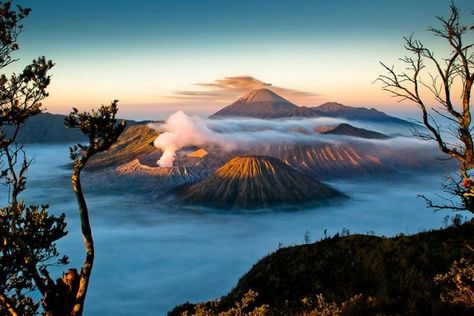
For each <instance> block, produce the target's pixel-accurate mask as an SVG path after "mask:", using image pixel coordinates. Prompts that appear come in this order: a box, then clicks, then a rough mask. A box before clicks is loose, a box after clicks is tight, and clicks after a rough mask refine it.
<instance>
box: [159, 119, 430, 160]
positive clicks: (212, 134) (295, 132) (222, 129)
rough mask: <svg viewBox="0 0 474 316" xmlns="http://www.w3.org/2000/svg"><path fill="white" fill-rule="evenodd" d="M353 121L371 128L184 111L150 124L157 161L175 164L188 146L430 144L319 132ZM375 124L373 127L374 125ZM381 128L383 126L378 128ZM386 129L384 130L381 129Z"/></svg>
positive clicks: (325, 121) (326, 121) (338, 121)
mask: <svg viewBox="0 0 474 316" xmlns="http://www.w3.org/2000/svg"><path fill="white" fill-rule="evenodd" d="M341 123H350V124H351V125H354V126H356V127H360V128H364V127H365V128H367V126H365V125H364V124H363V123H361V122H352V121H351V122H349V121H347V120H342V119H335V118H321V117H319V118H290V119H279V120H263V119H254V118H245V119H243V118H241V119H236V118H230V119H203V118H200V117H196V116H189V115H187V114H186V113H184V112H183V111H179V112H176V113H174V114H172V115H171V116H170V117H169V118H168V119H167V120H166V122H165V123H164V124H150V127H152V128H154V129H155V130H157V131H158V132H160V135H159V136H158V137H157V138H156V139H155V141H154V145H155V147H157V148H159V149H161V150H162V151H163V154H162V156H161V157H160V159H159V160H158V162H157V164H158V165H159V166H160V167H172V166H173V162H174V160H175V159H176V152H177V151H179V150H180V149H182V148H183V147H186V146H205V145H207V146H209V145H211V146H217V147H220V148H222V149H224V150H234V149H236V148H242V147H245V146H248V145H252V144H266V143H302V142H305V143H318V142H325V143H327V142H331V143H335V142H336V143H337V142H349V141H350V142H372V143H380V144H385V145H388V144H390V145H391V146H400V147H406V146H409V147H411V146H426V142H421V141H419V140H417V139H415V138H412V137H410V138H407V137H396V138H393V139H390V140H372V139H370V140H369V139H361V138H358V139H355V138H353V137H350V136H339V135H324V134H320V133H317V132H316V130H317V129H318V128H319V127H327V126H337V125H338V124H341ZM372 127H373V126H372ZM378 131H381V129H378ZM381 132H383V131H381Z"/></svg>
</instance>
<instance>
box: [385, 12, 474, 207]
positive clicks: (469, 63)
mask: <svg viewBox="0 0 474 316" xmlns="http://www.w3.org/2000/svg"><path fill="white" fill-rule="evenodd" d="M450 9H451V14H450V16H449V18H448V19H446V18H443V17H437V20H438V21H439V22H440V27H439V28H434V27H430V28H429V29H428V31H429V32H431V33H432V34H433V35H434V36H436V37H440V38H442V39H444V40H445V41H446V45H447V46H448V49H449V51H450V52H449V55H448V56H447V57H445V58H439V57H438V56H437V55H435V53H434V51H433V50H431V49H430V48H427V47H425V46H424V45H423V43H422V42H421V41H419V40H416V39H414V38H413V36H409V37H404V40H405V45H404V47H405V49H406V50H407V52H408V53H409V55H407V56H404V57H403V58H401V59H400V60H401V61H402V62H403V63H404V64H405V66H406V67H405V70H404V71H403V72H401V73H399V72H397V71H396V70H395V68H394V67H393V66H392V67H389V66H387V65H386V64H384V63H381V64H382V66H383V67H384V69H385V70H386V71H387V73H386V74H385V75H380V76H379V78H378V79H377V80H378V81H380V82H382V84H383V87H382V89H383V90H386V91H388V92H390V93H391V94H392V95H393V96H394V97H397V98H399V101H405V100H408V101H411V102H414V103H415V104H417V105H418V107H419V108H420V110H421V112H422V123H423V124H424V126H425V127H426V129H427V131H420V130H418V131H415V135H416V136H418V137H421V138H423V139H427V140H434V141H435V142H436V143H437V145H438V147H439V149H440V151H441V152H443V153H445V154H446V155H449V156H450V157H451V158H453V159H456V160H457V161H458V162H459V171H460V172H459V173H460V177H459V178H458V179H454V178H451V181H450V182H448V183H446V184H445V186H444V189H445V190H446V191H447V192H449V193H451V194H453V195H454V196H455V197H459V198H460V199H461V203H455V202H453V201H452V200H451V199H450V200H449V203H448V204H447V205H434V204H433V203H432V202H431V200H429V199H427V198H425V200H426V201H427V203H428V206H430V207H434V208H437V209H442V208H449V209H453V210H469V211H471V212H474V183H473V182H472V181H471V176H472V169H473V168H474V144H473V139H472V134H471V129H472V126H471V123H472V119H471V107H470V105H471V90H472V85H473V82H474V55H473V53H472V47H473V43H472V37H471V36H470V35H472V31H473V30H474V26H472V24H471V25H469V24H463V22H462V21H461V13H460V10H459V9H458V8H457V7H456V6H455V5H454V4H451V6H450ZM473 14H474V12H473ZM428 67H432V69H434V70H433V71H432V72H429V71H427V69H428ZM425 75H427V77H428V78H429V79H428V81H426V80H425V79H426V77H425ZM457 84H460V85H461V86H462V92H461V98H460V102H458V99H457V98H455V97H454V96H453V94H455V91H454V90H455V88H456V85H457ZM425 91H427V92H429V93H430V94H431V95H432V96H434V98H435V100H436V102H437V103H438V107H437V108H432V107H430V106H429V105H428V102H429V101H428V100H427V97H426V94H424V92H425ZM458 103H460V104H458ZM433 113H434V114H436V115H439V117H438V119H436V118H434V116H433V115H432V114H433ZM439 118H444V119H446V120H447V121H448V122H449V123H448V125H449V126H445V127H446V128H445V129H443V128H442V124H441V120H440V119H439ZM450 137H453V138H454V141H450V139H449V138H450Z"/></svg>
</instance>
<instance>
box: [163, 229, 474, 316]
mask: <svg viewBox="0 0 474 316" xmlns="http://www.w3.org/2000/svg"><path fill="white" fill-rule="evenodd" d="M469 245H470V246H471V247H472V246H473V245H474V222H472V221H471V222H470V223H466V224H463V225H461V226H459V227H449V228H447V229H444V230H437V231H430V232H423V233H419V234H416V235H413V236H400V237H394V238H386V237H376V236H368V235H350V236H343V237H341V236H339V235H336V236H335V237H332V238H326V239H324V240H321V241H319V242H316V243H313V244H308V245H301V246H294V247H288V248H283V249H280V250H278V251H276V252H275V253H273V254H271V255H269V256H267V257H265V258H263V259H262V260H260V261H259V262H258V263H257V264H255V265H254V266H253V268H252V269H251V270H250V271H249V272H248V273H246V274H245V275H244V276H243V277H242V278H241V279H240V280H239V282H238V284H237V286H236V287H235V288H234V289H233V290H232V291H231V292H230V293H229V294H227V295H226V296H224V297H223V298H222V300H221V301H220V302H218V303H217V307H216V309H217V310H228V309H229V308H230V307H232V306H233V305H234V303H235V302H237V301H240V299H241V298H242V297H243V296H244V294H245V293H246V292H248V290H250V289H251V290H253V291H255V292H257V293H258V294H259V295H258V297H257V298H256V301H255V306H259V305H261V304H269V305H270V308H271V311H272V314H273V315H295V314H298V312H300V308H301V307H302V303H301V300H302V299H303V298H314V297H315V296H316V295H317V294H319V293H322V294H323V296H324V297H325V298H326V300H327V301H329V302H331V301H335V302H342V301H346V300H348V299H349V298H350V297H352V296H354V295H357V294H363V295H364V296H366V297H369V296H370V297H372V298H374V299H375V300H374V301H373V302H372V303H371V304H370V306H364V305H361V306H359V307H358V308H359V310H358V312H357V313H354V314H353V315H376V314H377V315H472V310H470V311H469V310H468V309H466V308H465V307H462V306H459V305H453V304H450V303H443V302H442V301H441V300H440V293H441V289H440V288H439V286H437V285H436V284H435V283H434V281H433V278H434V277H435V275H436V274H441V273H446V272H447V271H448V270H449V268H450V266H451V265H452V263H453V262H454V261H455V260H460V259H461V258H462V257H464V258H466V259H470V260H471V262H472V260H474V252H473V251H472V250H470V249H469ZM214 304H216V303H214ZM184 310H189V311H192V310H193V305H192V304H189V303H188V304H185V305H183V306H180V307H177V308H176V309H175V310H174V311H173V312H171V313H170V314H171V315H180V313H181V312H182V311H184Z"/></svg>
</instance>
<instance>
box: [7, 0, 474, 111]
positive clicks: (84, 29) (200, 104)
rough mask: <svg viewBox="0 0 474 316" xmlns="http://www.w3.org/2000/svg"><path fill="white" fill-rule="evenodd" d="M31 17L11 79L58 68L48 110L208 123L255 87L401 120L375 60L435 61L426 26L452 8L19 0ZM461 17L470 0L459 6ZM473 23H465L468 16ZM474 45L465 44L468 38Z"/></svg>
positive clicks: (428, 4)
mask: <svg viewBox="0 0 474 316" xmlns="http://www.w3.org/2000/svg"><path fill="white" fill-rule="evenodd" d="M16 3H18V4H22V5H24V6H27V7H30V8H32V14H31V16H30V17H28V18H27V20H26V21H25V23H24V25H25V30H24V32H23V34H22V35H21V38H20V42H19V43H20V51H18V52H17V54H16V55H15V57H18V58H20V61H19V62H17V63H16V64H15V65H14V66H12V67H10V68H11V69H10V71H18V70H19V69H21V67H23V66H24V65H25V64H27V63H28V62H30V61H31V60H32V59H33V58H35V57H37V56H41V55H44V56H47V57H48V58H50V59H52V60H53V62H54V63H55V64H56V65H55V67H54V69H53V71H52V75H53V78H52V83H51V86H50V89H49V91H50V97H49V98H48V99H47V100H46V101H45V102H44V104H45V107H46V109H47V110H48V111H49V112H53V113H67V112H69V110H70V108H71V107H72V106H76V107H79V108H81V109H90V108H91V107H96V106H99V105H100V104H106V103H109V102H110V101H112V100H113V99H119V100H120V103H119V107H120V114H121V116H123V117H126V118H131V119H159V118H164V117H166V116H167V115H169V114H170V113H173V112H175V111H178V110H184V111H186V112H188V113H191V114H198V115H201V116H205V115H208V114H211V113H214V112H216V111H217V110H219V109H220V108H222V107H224V106H226V105H228V104H230V103H232V102H233V101H235V100H236V99H237V98H238V97H240V96H241V95H242V94H244V93H245V92H247V91H249V90H252V89H254V88H261V87H268V88H270V89H272V90H274V91H275V92H277V93H279V94H280V95H282V96H283V97H285V98H287V99H288V100H290V101H292V102H293V103H296V104H298V105H306V106H316V105H319V104H322V103H324V102H327V101H336V102H340V103H344V104H346V105H351V106H367V107H375V108H377V109H380V110H383V111H386V112H389V113H394V114H397V113H398V114H400V115H402V114H403V115H408V114H410V113H412V112H416V110H415V111H414V105H411V104H408V103H402V104H400V103H397V102H396V100H395V99H393V98H391V97H390V95H389V94H388V93H386V92H383V91H381V88H380V84H376V83H373V81H374V80H375V79H376V78H377V76H378V75H379V74H381V73H383V69H382V68H381V66H380V64H379V61H383V62H385V63H387V64H390V65H392V64H397V60H398V58H399V57H401V56H402V55H403V54H404V52H403V39H402V36H404V35H410V34H412V33H414V35H415V37H417V38H420V39H422V40H423V41H424V43H425V44H426V45H427V46H428V45H430V47H434V48H435V51H436V52H440V53H443V52H444V53H446V52H448V51H446V50H445V48H444V46H443V45H442V42H441V41H440V40H439V39H436V38H433V37H432V36H430V35H429V34H428V33H427V32H426V29H427V27H429V26H431V25H436V20H435V16H447V15H448V14H449V4H450V1H447V0H419V1H407V0H398V1H375V0H374V1H367V0H361V1H349V0H334V1H317V0H313V1H306V0H300V1H290V0H279V1H276V0H273V1H269V0H260V1H257V0H256V1H248V0H238V1H234V0H227V1H222V0H200V1H191V0H188V1H186V0H182V1H177V0H155V1H152V0H148V1H145V0H134V1H131V0H129V1H122V0H82V1H59V0H48V1H39V0H23V1H17V2H16ZM456 5H458V6H459V7H460V8H461V9H462V11H463V12H465V13H464V14H465V15H466V16H469V13H470V10H472V9H473V5H472V3H471V1H468V0H458V1H456ZM471 21H472V18H471ZM471 39H472V38H471Z"/></svg>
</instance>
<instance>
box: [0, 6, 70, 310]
mask: <svg viewBox="0 0 474 316" xmlns="http://www.w3.org/2000/svg"><path fill="white" fill-rule="evenodd" d="M29 13H30V10H29V9H26V8H23V7H20V6H18V7H16V8H15V7H13V6H12V4H11V2H0V69H2V70H3V69H4V68H5V67H6V66H8V65H10V64H12V63H14V62H15V61H16V60H15V59H14V58H13V57H12V53H13V52H14V51H16V50H18V48H19V47H18V44H17V38H18V36H19V34H20V33H21V30H22V25H21V24H20V23H21V21H22V20H23V19H24V18H26V17H27V16H28V15H29ZM52 67H53V63H52V62H51V61H50V60H46V58H44V57H40V58H38V59H35V60H33V61H32V62H31V64H29V65H28V66H26V67H25V69H24V70H23V71H22V72H20V73H18V74H16V73H13V74H11V75H10V76H6V75H5V74H1V75H0V158H1V160H0V181H1V183H2V185H3V190H2V191H3V193H2V195H3V197H4V198H8V204H7V205H6V206H4V207H2V208H1V209H0V242H1V243H0V313H1V314H7V315H8V314H10V315H29V314H33V313H35V312H36V311H37V309H38V307H39V304H38V303H37V302H34V300H33V299H32V298H31V297H29V296H28V293H29V292H31V291H32V290H34V289H35V288H38V290H39V291H40V292H42V293H45V291H46V288H47V286H46V280H45V279H44V277H43V276H42V271H44V270H46V268H47V266H48V265H50V264H65V263H67V258H66V257H63V258H59V253H58V251H57V249H56V247H55V242H56V241H57V240H58V239H60V238H62V237H63V236H65V235H66V231H65V227H66V223H65V222H64V214H62V215H60V216H53V215H50V214H49V213H48V206H47V205H43V206H38V205H27V204H26V203H25V202H24V201H23V200H22V199H21V198H20V194H21V193H22V192H23V191H24V190H25V188H26V176H25V174H26V171H27V170H28V167H29V165H30V161H29V160H28V159H27V157H26V154H25V152H24V150H23V147H22V146H21V145H17V144H16V142H15V141H16V137H17V135H18V131H19V130H20V129H21V127H22V126H23V125H24V123H25V122H26V121H27V120H28V118H30V117H31V116H34V115H36V114H38V113H40V112H41V101H42V100H43V99H44V98H46V97H47V96H48V93H47V92H46V88H47V87H48V85H49V82H50V76H49V75H48V72H49V70H50V69H51V68H52ZM6 127H9V128H11V130H13V132H12V133H9V135H7V134H5V132H4V129H5V128H6Z"/></svg>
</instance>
